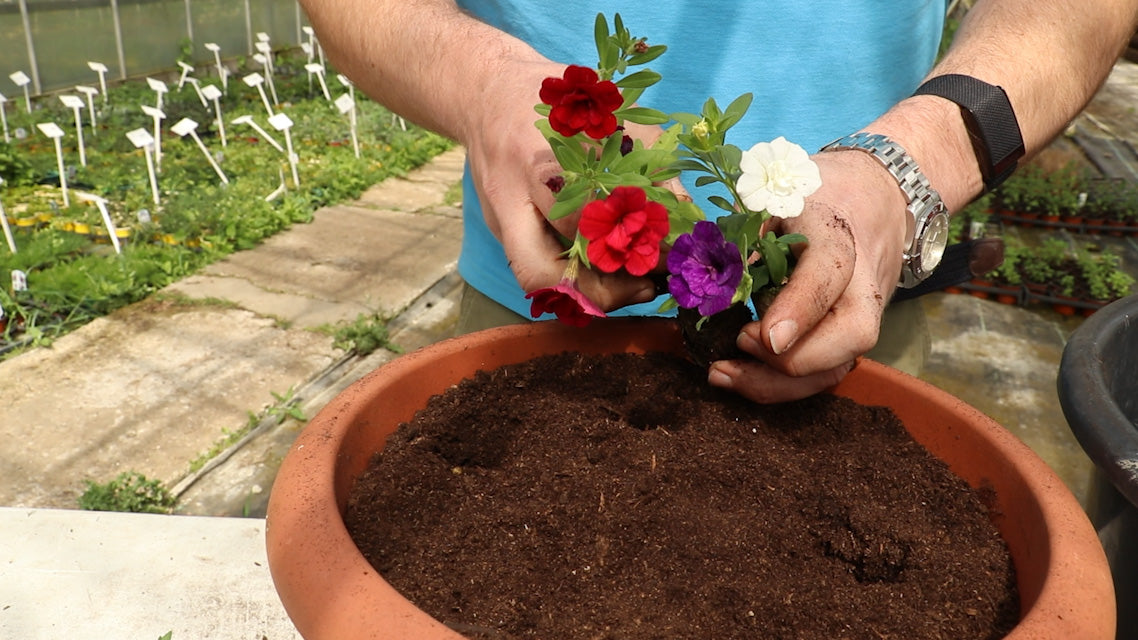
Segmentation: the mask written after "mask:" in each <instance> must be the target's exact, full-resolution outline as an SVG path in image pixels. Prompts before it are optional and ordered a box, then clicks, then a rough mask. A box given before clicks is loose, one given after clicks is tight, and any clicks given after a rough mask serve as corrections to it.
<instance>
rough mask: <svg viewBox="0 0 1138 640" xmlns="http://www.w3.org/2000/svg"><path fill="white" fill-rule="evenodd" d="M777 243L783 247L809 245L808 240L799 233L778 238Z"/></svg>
mask: <svg viewBox="0 0 1138 640" xmlns="http://www.w3.org/2000/svg"><path fill="white" fill-rule="evenodd" d="M778 241H779V242H781V243H782V244H784V245H792V244H801V243H803V242H805V243H807V244H809V242H810V241H809V240H808V239H807V238H806V236H804V235H802V234H801V233H788V234H786V235H784V236H779V238H778Z"/></svg>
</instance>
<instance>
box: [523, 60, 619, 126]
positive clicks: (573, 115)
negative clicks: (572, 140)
mask: <svg viewBox="0 0 1138 640" xmlns="http://www.w3.org/2000/svg"><path fill="white" fill-rule="evenodd" d="M538 95H539V96H540V97H541V101H542V102H544V103H545V104H547V105H549V106H551V107H553V109H552V110H551V111H550V112H549V124H550V126H552V127H553V130H554V131H556V132H557V133H560V134H561V135H563V136H565V137H570V136H574V135H576V134H578V133H580V132H582V131H584V132H585V134H586V135H588V136H589V137H590V138H593V139H596V140H600V139H601V138H603V137H605V136H607V135H609V134H610V133H612V132H613V131H616V116H615V115H613V112H614V111H616V110H617V109H619V108H620V105H622V104H624V98H623V97H622V96H621V95H620V89H617V87H616V85H615V84H613V83H612V82H611V81H609V80H604V81H599V79H598V77H597V72H596V71H593V70H592V69H590V68H588V67H580V66H577V65H570V66H569V67H567V68H566V69H565V74H564V76H563V77H561V78H546V79H545V80H544V81H543V82H542V83H541V93H540V94H538Z"/></svg>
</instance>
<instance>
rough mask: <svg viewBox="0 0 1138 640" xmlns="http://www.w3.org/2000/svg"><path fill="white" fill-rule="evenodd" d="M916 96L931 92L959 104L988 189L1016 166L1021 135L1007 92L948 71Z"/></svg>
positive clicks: (1021, 143) (1019, 156)
mask: <svg viewBox="0 0 1138 640" xmlns="http://www.w3.org/2000/svg"><path fill="white" fill-rule="evenodd" d="M913 95H915V96H919V95H934V96H940V97H942V98H945V99H946V100H951V101H953V102H955V103H956V104H958V105H960V112H961V114H962V115H963V116H964V125H965V127H967V128H968V136H969V137H970V138H972V148H973V150H974V151H975V153H976V161H977V162H978V163H979V165H980V175H981V176H983V178H984V188H985V189H986V190H987V191H991V190H992V189H995V188H996V187H997V186H999V184H1000V183H1001V182H1003V181H1004V180H1006V179H1007V178H1008V176H1010V175H1011V174H1012V172H1014V171H1015V169H1016V161H1018V160H1019V159H1020V158H1022V157H1023V154H1024V146H1023V136H1022V134H1021V133H1020V129H1019V121H1018V120H1016V114H1015V111H1013V110H1012V103H1011V101H1010V100H1008V94H1007V93H1006V92H1005V91H1004V90H1003V89H1002V88H1001V87H997V86H995V85H991V84H988V83H987V82H984V81H982V80H977V79H976V78H973V77H971V76H965V75H960V74H948V75H943V76H937V77H935V78H932V79H930V80H929V81H928V82H926V83H924V84H922V85H921V86H920V87H919V88H918V89H917V90H916V92H914V93H913Z"/></svg>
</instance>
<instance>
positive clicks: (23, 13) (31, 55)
mask: <svg viewBox="0 0 1138 640" xmlns="http://www.w3.org/2000/svg"><path fill="white" fill-rule="evenodd" d="M20 19H21V20H23V22H24V42H25V43H26V45H27V47H28V65H29V66H31V68H32V89H33V90H35V92H36V95H39V94H40V92H41V88H40V69H39V62H38V61H37V60H36V44H35V39H34V38H32V22H31V19H29V18H28V0H20Z"/></svg>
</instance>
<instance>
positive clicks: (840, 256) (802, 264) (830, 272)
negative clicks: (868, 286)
mask: <svg viewBox="0 0 1138 640" xmlns="http://www.w3.org/2000/svg"><path fill="white" fill-rule="evenodd" d="M810 214H811V217H812V218H814V219H815V222H813V223H811V224H810V225H809V227H808V228H807V229H805V230H804V231H803V232H804V233H805V234H806V236H807V237H808V238H810V244H809V246H808V247H807V248H806V249H805V250H804V251H803V252H802V253H801V255H800V256H799V258H798V264H797V265H796V266H795V270H794V274H793V276H792V277H791V278H790V281H789V282H787V284H786V286H785V287H783V289H782V290H781V291H780V292H779V293H778V296H777V297H776V298H775V300H774V302H773V303H772V304H771V306H770V308H769V309H767V310H765V312H764V313H763V318H762V322H761V323H752V324H750V325H747V327H745V329H744V331H745V333H746V335H747V336H748V337H749V338H750V339H751V340H753V341H754V342H756V343H759V344H760V345H762V347H763V351H764V352H766V353H769V354H772V355H775V356H778V355H782V354H784V353H786V352H788V351H789V350H790V349H791V348H792V347H794V345H795V344H796V343H797V342H798V341H799V339H800V338H802V336H803V335H805V334H807V333H809V332H811V331H812V330H813V329H814V327H815V326H816V325H818V324H819V323H820V322H822V320H823V319H824V318H825V317H826V316H827V315H829V314H830V313H832V311H833V308H834V305H835V304H836V303H837V301H838V300H839V299H840V298H841V297H842V295H843V294H844V293H845V292H846V291H847V290H848V289H849V287H850V284H851V281H852V280H853V278H854V274H855V265H856V261H857V253H856V247H855V246H854V238H853V234H852V232H851V230H850V227H849V225H848V224H847V223H846V221H845V218H844V217H843V216H842V215H840V213H839V212H837V211H836V210H834V209H831V208H829V207H825V206H823V207H818V208H816V209H815V210H813V211H811V212H810ZM755 355H757V356H758V355H759V354H755ZM836 364H838V363H837V362H833V363H830V365H829V366H834V365H836ZM823 368H829V367H823Z"/></svg>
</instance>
